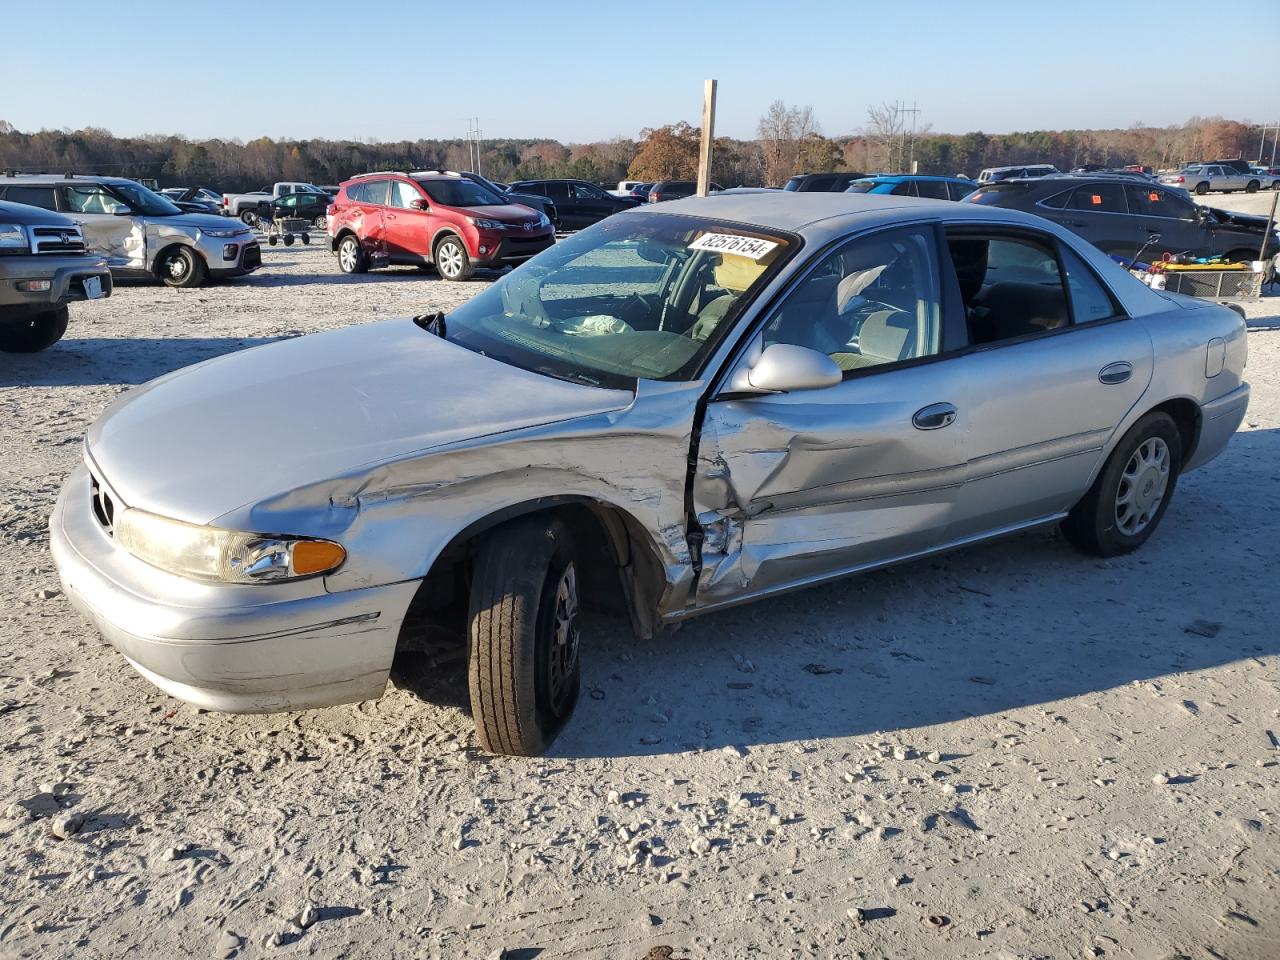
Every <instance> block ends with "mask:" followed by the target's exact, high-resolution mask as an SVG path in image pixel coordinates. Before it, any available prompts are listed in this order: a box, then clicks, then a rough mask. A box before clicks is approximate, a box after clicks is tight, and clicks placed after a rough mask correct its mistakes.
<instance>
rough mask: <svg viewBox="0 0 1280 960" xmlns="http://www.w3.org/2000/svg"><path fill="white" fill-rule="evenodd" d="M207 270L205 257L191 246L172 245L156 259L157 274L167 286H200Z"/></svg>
mask: <svg viewBox="0 0 1280 960" xmlns="http://www.w3.org/2000/svg"><path fill="white" fill-rule="evenodd" d="M207 272H208V271H207V269H206V267H205V263H204V257H202V256H200V254H198V253H196V252H195V251H194V250H192V249H191V248H190V247H170V248H169V249H168V250H166V251H165V252H164V253H163V254H162V255H161V256H160V259H159V260H157V261H156V275H157V276H159V277H160V279H161V281H162V282H163V283H164V285H165V286H167V287H182V288H187V287H198V286H200V285H201V284H202V283H204V281H205V275H206V273H207Z"/></svg>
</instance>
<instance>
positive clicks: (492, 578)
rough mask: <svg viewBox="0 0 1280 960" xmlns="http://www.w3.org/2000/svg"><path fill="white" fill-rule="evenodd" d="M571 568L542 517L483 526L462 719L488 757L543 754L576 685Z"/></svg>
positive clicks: (556, 526)
mask: <svg viewBox="0 0 1280 960" xmlns="http://www.w3.org/2000/svg"><path fill="white" fill-rule="evenodd" d="M577 619H578V595H577V569H576V567H575V565H574V558H573V549H572V544H571V542H570V538H569V531H568V528H567V527H566V526H565V525H564V524H563V523H562V522H560V521H559V520H556V519H554V518H552V517H548V516H546V515H543V516H534V517H527V518H520V519H518V520H513V521H511V522H510V523H507V524H504V525H502V526H501V527H498V528H497V529H495V530H493V531H492V532H490V533H489V534H488V535H487V536H486V537H485V539H484V541H483V542H482V543H481V545H480V550H479V552H478V554H477V556H476V561H475V568H474V571H473V575H472V581H471V603H470V655H469V658H468V664H467V678H468V685H469V687H470V693H471V715H472V717H473V718H474V719H475V724H476V733H477V735H478V736H479V739H480V744H481V746H483V747H484V749H485V750H487V751H489V752H490V753H500V754H506V755H508V756H514V757H533V756H537V755H539V754H541V753H543V752H545V751H546V749H547V747H548V746H550V744H551V742H552V741H553V740H554V739H555V737H556V735H557V734H558V733H559V732H560V730H561V729H562V728H563V727H564V724H565V722H566V721H567V720H568V719H569V716H570V715H571V714H572V713H573V708H574V705H575V704H576V703H577V700H578V690H579V687H580V684H581V669H580V666H579V660H578V650H579V640H578V625H577Z"/></svg>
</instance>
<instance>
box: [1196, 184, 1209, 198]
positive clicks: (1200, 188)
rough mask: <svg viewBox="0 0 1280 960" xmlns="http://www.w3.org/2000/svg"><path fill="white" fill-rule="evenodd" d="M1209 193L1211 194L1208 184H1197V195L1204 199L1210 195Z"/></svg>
mask: <svg viewBox="0 0 1280 960" xmlns="http://www.w3.org/2000/svg"><path fill="white" fill-rule="evenodd" d="M1208 192H1209V185H1208V184H1207V183H1197V184H1196V193H1197V194H1199V195H1200V196H1202V197H1203V196H1204V195H1205V194H1206V193H1208Z"/></svg>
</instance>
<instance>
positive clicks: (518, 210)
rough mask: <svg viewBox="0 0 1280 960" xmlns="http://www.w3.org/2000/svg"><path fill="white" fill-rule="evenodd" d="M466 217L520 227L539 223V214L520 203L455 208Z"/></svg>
mask: <svg viewBox="0 0 1280 960" xmlns="http://www.w3.org/2000/svg"><path fill="white" fill-rule="evenodd" d="M452 209H454V210H457V211H458V213H460V214H462V215H463V216H464V217H477V218H479V219H482V220H497V221H499V222H501V223H510V224H514V225H515V226H520V224H522V223H537V222H538V212H537V211H536V210H534V209H533V208H531V207H526V206H523V205H522V204H519V203H504V204H501V205H498V204H495V205H493V206H489V207H454V208H452Z"/></svg>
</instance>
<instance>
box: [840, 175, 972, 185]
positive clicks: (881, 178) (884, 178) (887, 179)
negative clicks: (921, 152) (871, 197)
mask: <svg viewBox="0 0 1280 960" xmlns="http://www.w3.org/2000/svg"><path fill="white" fill-rule="evenodd" d="M914 180H931V181H934V182H937V181H939V180H940V181H942V182H943V183H973V181H972V180H966V179H965V178H964V177H942V176H937V175H936V174H931V173H875V174H871V175H870V176H866V177H858V179H856V180H855V181H854V183H863V182H871V183H910V182H912V181H914Z"/></svg>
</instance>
